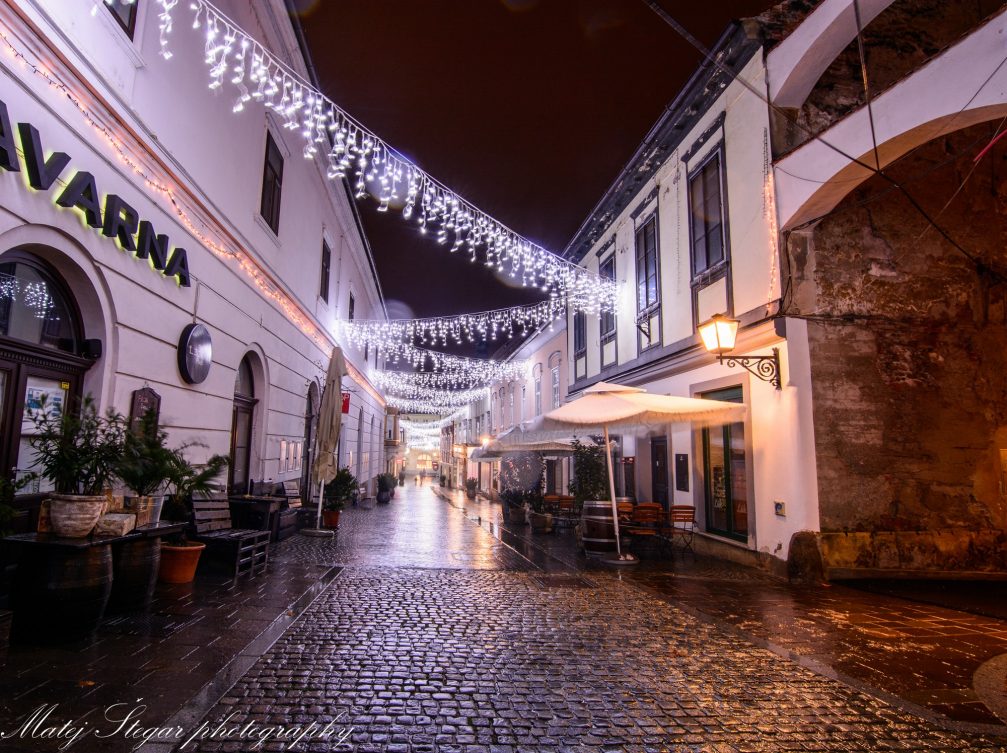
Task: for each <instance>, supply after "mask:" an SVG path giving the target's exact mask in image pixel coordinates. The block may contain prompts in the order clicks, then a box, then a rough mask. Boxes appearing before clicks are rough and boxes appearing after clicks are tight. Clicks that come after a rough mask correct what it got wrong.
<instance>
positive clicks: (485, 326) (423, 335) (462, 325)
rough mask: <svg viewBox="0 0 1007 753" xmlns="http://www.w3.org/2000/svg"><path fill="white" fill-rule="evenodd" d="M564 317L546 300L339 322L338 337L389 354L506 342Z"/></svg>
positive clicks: (559, 304)
mask: <svg viewBox="0 0 1007 753" xmlns="http://www.w3.org/2000/svg"><path fill="white" fill-rule="evenodd" d="M565 315H566V303H565V302H564V301H562V300H560V299H557V298H550V299H549V300H547V301H542V302H541V303H534V304H531V305H529V306H511V307H509V308H502V309H495V310H493V311H480V312H477V313H473V314H458V315H456V316H439V317H430V318H427V319H393V320H391V321H381V320H367V319H354V320H353V321H341V322H339V333H340V335H341V338H342V339H343V340H344V341H346V342H349V343H351V344H353V345H356V346H357V347H363V346H364V344H368V345H370V346H371V347H372V348H374V347H376V348H380V349H382V350H384V351H386V352H387V351H391V350H393V349H394V347H395V346H396V345H398V344H399V343H416V342H419V343H420V344H421V345H434V346H446V345H450V344H452V343H455V344H465V343H475V342H491V341H494V340H497V339H510V338H511V337H513V336H514V335H515V334H519V332H520V333H527V332H530V331H532V330H535V329H539V328H541V327H544V326H546V325H552V323H553V322H555V321H556V320H557V319H559V318H561V317H563V316H565Z"/></svg>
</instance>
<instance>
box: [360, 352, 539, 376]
mask: <svg viewBox="0 0 1007 753" xmlns="http://www.w3.org/2000/svg"><path fill="white" fill-rule="evenodd" d="M381 355H382V356H384V358H385V361H386V362H387V363H392V364H399V363H408V364H409V365H411V366H412V367H413V368H414V369H418V370H419V371H418V372H417V373H431V374H436V375H437V378H438V379H439V380H441V384H440V385H436V386H445V387H446V386H449V385H452V384H453V385H454V386H457V385H459V384H461V383H463V382H465V383H467V384H470V385H471V384H477V385H481V384H489V383H491V382H499V381H503V382H509V381H511V380H514V379H518V378H520V377H521V376H522V375H523V374H525V373H526V372H527V369H528V362H527V361H494V360H484V359H481V358H465V357H463V356H453V355H450V354H448V353H440V352H438V351H436V350H427V349H426V348H417V347H416V346H415V345H409V344H407V343H389V345H388V347H387V349H383V350H382V352H381ZM371 373H381V372H380V371H377V370H376V371H372V372H371ZM384 373H385V374H400V373H407V372H396V371H391V370H385V372H384ZM429 386H435V385H429Z"/></svg>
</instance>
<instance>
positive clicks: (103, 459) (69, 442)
mask: <svg viewBox="0 0 1007 753" xmlns="http://www.w3.org/2000/svg"><path fill="white" fill-rule="evenodd" d="M28 417H29V419H30V420H31V422H32V424H33V425H34V429H35V433H34V434H33V435H32V436H30V437H28V442H29V443H30V444H31V446H32V449H34V450H35V462H34V464H33V466H34V467H38V468H39V470H40V475H41V476H43V477H45V478H47V479H49V480H50V481H51V482H52V484H53V487H54V493H53V494H50V495H49V518H50V522H51V525H52V529H53V532H54V533H55V534H56V535H57V536H66V537H71V538H83V537H84V536H87V535H88V534H89V533H91V529H93V528H94V526H95V524H96V523H97V522H98V518H100V517H101V514H102V512H104V510H105V506H106V504H107V499H106V497H105V489H106V488H108V487H109V485H110V483H111V481H112V479H113V478H114V477H115V472H116V465H117V463H118V462H119V459H120V458H121V456H122V450H123V444H124V442H125V434H126V428H125V421H124V420H123V417H122V416H121V415H120V414H118V413H116V412H115V411H114V410H112V409H109V410H108V412H107V413H106V414H105V415H104V416H102V415H99V413H98V411H97V409H96V408H95V405H94V399H93V398H92V397H91V396H90V395H88V396H87V397H85V398H84V399H83V400H82V401H81V404H80V410H78V411H76V412H74V411H69V410H60V409H59V407H58V406H53V407H51V408H50V406H49V405H47V401H46V400H45V399H44V398H43V399H42V401H41V405H40V406H39V408H38V409H37V410H33V409H30V408H29V410H28Z"/></svg>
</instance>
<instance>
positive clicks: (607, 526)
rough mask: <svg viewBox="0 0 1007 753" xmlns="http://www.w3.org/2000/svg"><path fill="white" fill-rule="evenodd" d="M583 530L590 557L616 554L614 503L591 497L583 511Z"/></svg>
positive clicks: (586, 549)
mask: <svg viewBox="0 0 1007 753" xmlns="http://www.w3.org/2000/svg"><path fill="white" fill-rule="evenodd" d="M581 531H582V534H583V535H582V540H583V542H584V553H585V554H586V555H587V556H588V557H606V556H608V555H610V554H615V552H616V545H615V522H614V521H613V520H612V503H611V502H610V501H609V500H607V499H605V500H596V499H589V500H586V501H585V502H584V507H583V508H582V511H581Z"/></svg>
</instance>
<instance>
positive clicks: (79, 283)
mask: <svg viewBox="0 0 1007 753" xmlns="http://www.w3.org/2000/svg"><path fill="white" fill-rule="evenodd" d="M8 251H20V252H24V253H28V254H31V255H32V256H35V257H37V258H39V259H40V260H41V261H43V262H45V263H46V264H47V265H49V266H50V267H51V268H52V269H53V270H54V271H55V272H56V273H57V274H58V275H59V276H60V277H61V278H62V280H63V281H64V282H65V283H66V286H67V287H68V288H69V289H70V292H71V293H72V294H73V297H74V300H75V302H76V305H77V309H78V313H79V314H80V320H81V325H82V327H83V330H84V331H83V336H84V337H85V338H88V339H99V340H101V343H102V354H101V357H100V358H99V359H97V360H96V361H95V363H94V365H93V366H92V367H91V368H90V369H89V370H88V371H87V373H86V374H85V376H84V384H83V393H84V394H89V393H90V394H91V395H93V396H94V398H95V400H96V401H97V404H98V407H99V409H100V410H105V409H106V408H108V407H110V406H111V405H112V401H113V399H114V387H115V382H114V379H115V372H116V368H117V361H118V352H119V347H118V334H117V332H118V330H117V328H116V326H115V323H116V321H117V315H116V309H115V301H114V299H113V297H112V294H111V291H110V290H109V288H108V284H107V281H106V280H105V277H104V275H103V274H102V273H101V271H100V269H99V268H98V266H97V265H96V264H95V263H94V260H93V259H92V258H91V255H90V254H89V253H88V252H87V250H86V249H85V248H84V247H83V246H81V245H80V244H79V243H78V242H77V241H76V240H74V239H73V237H72V236H69V235H67V234H66V233H64V232H62V231H61V230H58V229H57V228H54V227H51V226H49V225H31V224H28V225H19V226H18V227H16V228H12V229H10V230H7V231H6V232H3V233H0V253H6V252H8Z"/></svg>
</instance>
